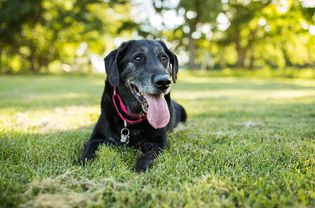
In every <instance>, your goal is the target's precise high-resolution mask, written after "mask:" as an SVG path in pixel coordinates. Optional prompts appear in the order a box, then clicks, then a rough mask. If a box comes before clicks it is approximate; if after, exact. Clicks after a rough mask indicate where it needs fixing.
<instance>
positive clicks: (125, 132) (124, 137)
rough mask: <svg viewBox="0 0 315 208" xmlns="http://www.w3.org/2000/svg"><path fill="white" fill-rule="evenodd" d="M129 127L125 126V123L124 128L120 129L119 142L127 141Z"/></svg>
mask: <svg viewBox="0 0 315 208" xmlns="http://www.w3.org/2000/svg"><path fill="white" fill-rule="evenodd" d="M129 133H130V132H129V129H128V128H127V125H125V127H124V128H122V129H121V131H120V142H121V143H126V144H128V143H129Z"/></svg>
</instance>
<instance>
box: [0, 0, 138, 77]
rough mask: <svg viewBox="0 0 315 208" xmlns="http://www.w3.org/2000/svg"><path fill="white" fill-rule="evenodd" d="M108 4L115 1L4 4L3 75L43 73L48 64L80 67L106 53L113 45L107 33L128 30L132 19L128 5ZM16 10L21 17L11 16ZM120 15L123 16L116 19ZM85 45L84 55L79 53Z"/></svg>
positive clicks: (59, 66) (14, 2)
mask: <svg viewBox="0 0 315 208" xmlns="http://www.w3.org/2000/svg"><path fill="white" fill-rule="evenodd" d="M110 5H112V2H109V3H106V2H105V1H101V0H93V1H85V0H84V1H83V0H81V1H74V0H69V1H48V0H42V1H27V2H26V1H4V2H3V3H2V4H1V8H0V11H1V12H0V13H1V14H2V16H0V18H2V17H4V18H3V20H4V21H1V34H0V35H1V39H0V46H3V47H1V51H0V54H1V59H0V60H1V62H0V64H1V65H0V67H1V71H2V72H6V71H10V72H13V73H14V72H18V71H21V70H27V69H29V70H32V71H34V72H43V71H48V70H49V69H50V68H51V67H50V64H52V65H54V66H55V67H58V68H59V70H60V68H61V64H67V65H70V66H72V67H73V68H78V67H80V66H77V65H78V64H79V62H80V60H81V59H82V56H87V54H89V53H92V52H93V53H97V54H102V53H103V52H104V50H105V48H107V49H108V48H111V47H112V45H111V44H108V43H106V42H105V40H106V39H104V37H103V34H105V33H106V34H108V35H110V34H117V33H118V32H119V31H120V32H121V31H124V30H125V29H126V26H125V24H128V22H129V19H130V18H129V16H128V14H126V13H125V10H127V9H128V7H129V6H130V5H129V4H128V3H120V4H117V5H114V6H111V7H110ZM20 8H21V10H20ZM15 9H16V10H18V11H20V13H17V14H15V13H14V15H10V14H12V10H15ZM121 14H124V15H123V17H122V18H121V17H119V20H117V18H118V17H117V16H120V15H121ZM24 17H25V18H24ZM113 22H115V24H113ZM132 27H133V25H131V27H129V28H128V29H132ZM2 31H3V32H2ZM82 45H83V46H84V45H85V46H84V47H83V48H84V50H83V49H82V50H83V52H78V50H79V48H80V46H82ZM11 56H13V57H14V59H13V60H11ZM83 58H84V57H83ZM87 59H88V58H87ZM88 61H89V60H88ZM88 61H87V62H88Z"/></svg>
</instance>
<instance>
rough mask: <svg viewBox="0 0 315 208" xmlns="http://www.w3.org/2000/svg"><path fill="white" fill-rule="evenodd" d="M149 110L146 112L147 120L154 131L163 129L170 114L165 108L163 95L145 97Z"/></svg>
mask: <svg viewBox="0 0 315 208" xmlns="http://www.w3.org/2000/svg"><path fill="white" fill-rule="evenodd" d="M145 99H146V100H147V102H148V105H149V108H148V111H147V119H148V121H149V123H150V124H151V126H153V128H155V129H160V128H163V127H165V126H166V125H167V124H168V122H169V121H170V112H169V110H168V107H167V103H166V100H165V99H164V96H163V93H161V94H160V95H155V96H154V95H145Z"/></svg>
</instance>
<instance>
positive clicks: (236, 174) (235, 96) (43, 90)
mask: <svg viewBox="0 0 315 208" xmlns="http://www.w3.org/2000/svg"><path fill="white" fill-rule="evenodd" d="M103 83H104V78H103V77H102V76H47V75H46V76H2V77H0V206H2V207H169V206H171V207H209V206H210V207H284V206H290V207H314V206H315V142H314V140H315V81H314V80H297V79H269V80H267V79H253V78H210V77H200V76H199V77H198V76H193V75H191V74H188V73H183V74H181V75H180V76H179V81H178V83H177V84H176V85H175V86H173V98H175V99H176V100H178V101H179V102H180V103H181V104H182V105H183V106H184V107H185V108H186V109H187V112H188V116H189V119H188V123H187V124H186V126H181V127H180V128H179V129H178V130H176V131H175V132H173V133H169V136H168V138H169V140H168V148H167V150H165V152H164V153H163V154H162V155H160V156H159V157H158V159H157V160H156V161H155V164H154V167H153V168H152V169H150V170H149V171H148V172H146V173H143V174H136V173H135V172H134V165H135V161H136V158H137V157H139V155H140V151H138V150H135V149H126V148H121V147H112V146H102V147H101V148H100V150H99V151H98V153H97V159H96V160H95V161H94V162H92V163H89V164H88V165H87V166H85V167H81V166H78V165H76V164H75V161H76V160H77V158H78V157H79V154H80V151H81V148H82V145H83V144H84V142H85V141H86V140H87V139H88V137H89V135H90V133H91V131H92V128H93V125H94V123H95V122H96V120H97V118H98V115H99V112H100V109H99V103H100V96H101V93H102V89H103Z"/></svg>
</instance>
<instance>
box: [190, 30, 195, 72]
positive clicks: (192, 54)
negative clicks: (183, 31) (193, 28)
mask: <svg viewBox="0 0 315 208" xmlns="http://www.w3.org/2000/svg"><path fill="white" fill-rule="evenodd" d="M188 50H189V51H188V54H189V56H188V58H189V59H188V66H189V69H191V70H195V69H196V64H195V57H196V48H195V41H194V39H193V38H192V34H191V33H189V37H188Z"/></svg>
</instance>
